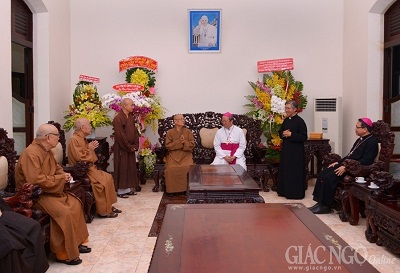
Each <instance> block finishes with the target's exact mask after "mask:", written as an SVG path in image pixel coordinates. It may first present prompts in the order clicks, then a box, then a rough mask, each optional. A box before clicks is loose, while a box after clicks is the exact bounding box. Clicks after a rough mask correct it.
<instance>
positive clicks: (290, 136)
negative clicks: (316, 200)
mask: <svg viewBox="0 0 400 273" xmlns="http://www.w3.org/2000/svg"><path fill="white" fill-rule="evenodd" d="M297 108H298V103H297V102H296V101H294V100H290V101H287V102H286V103H285V112H286V118H285V120H284V121H283V123H282V126H281V128H280V129H279V131H278V132H279V136H280V138H281V139H282V140H283V143H282V150H281V157H280V162H279V171H278V188H277V192H278V195H279V196H284V197H286V198H287V199H303V198H304V195H305V190H306V184H305V181H306V168H305V155H304V141H305V140H307V125H306V123H305V122H304V120H303V119H302V118H301V117H299V116H298V115H297Z"/></svg>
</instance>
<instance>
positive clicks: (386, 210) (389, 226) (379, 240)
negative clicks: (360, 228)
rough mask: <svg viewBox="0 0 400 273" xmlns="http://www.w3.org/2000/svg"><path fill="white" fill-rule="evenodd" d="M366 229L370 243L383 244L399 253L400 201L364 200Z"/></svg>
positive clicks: (370, 198) (366, 235)
mask: <svg viewBox="0 0 400 273" xmlns="http://www.w3.org/2000/svg"><path fill="white" fill-rule="evenodd" d="M366 214H367V229H366V230H365V237H366V239H367V240H368V242H370V243H375V242H376V244H377V245H384V246H386V247H387V248H388V249H389V250H390V251H392V252H393V253H396V254H400V202H399V200H398V199H395V200H383V199H374V198H373V197H372V196H370V197H368V199H367V201H366Z"/></svg>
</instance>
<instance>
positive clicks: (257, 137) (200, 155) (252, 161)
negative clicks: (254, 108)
mask: <svg viewBox="0 0 400 273" xmlns="http://www.w3.org/2000/svg"><path fill="white" fill-rule="evenodd" d="M183 117H184V118H185V127H187V128H188V129H190V130H191V131H192V133H193V137H194V140H195V147H194V149H193V161H194V162H195V164H210V163H211V162H212V161H213V160H214V158H215V151H214V148H206V147H204V146H203V145H202V143H201V142H202V140H201V137H200V130H201V129H203V128H204V129H214V128H221V126H222V125H221V119H222V114H221V113H215V112H212V111H209V112H204V113H195V114H183ZM233 124H234V125H236V126H238V127H239V128H242V129H246V141H247V145H246V150H245V153H244V154H245V157H246V163H247V165H248V166H250V165H257V164H263V163H265V153H266V148H265V147H259V144H260V142H261V134H262V131H261V123H260V121H259V120H255V119H252V118H250V117H248V116H246V115H235V114H234V115H233ZM172 128H174V117H173V116H171V117H167V118H164V119H160V120H159V121H158V135H159V139H158V141H159V143H160V147H158V148H157V149H156V154H157V164H158V165H160V166H163V164H164V161H163V159H164V157H165V156H166V155H167V153H168V150H167V149H166V148H165V137H166V135H167V131H168V130H170V129H172ZM160 166H156V168H157V176H155V177H156V180H155V182H156V185H155V186H154V188H153V191H158V189H159V180H161V183H162V182H164V176H163V171H162V168H160ZM257 167H260V166H259V165H257ZM254 168H256V166H252V169H253V171H250V174H251V175H252V177H253V178H254V179H255V180H256V181H258V182H259V183H264V190H265V191H268V186H267V185H266V182H267V180H268V177H269V175H270V172H269V170H265V171H262V170H260V169H257V170H254ZM266 168H267V167H266V164H265V166H264V169H266ZM261 180H262V181H261ZM260 181H261V182H260ZM161 188H164V185H163V184H161Z"/></svg>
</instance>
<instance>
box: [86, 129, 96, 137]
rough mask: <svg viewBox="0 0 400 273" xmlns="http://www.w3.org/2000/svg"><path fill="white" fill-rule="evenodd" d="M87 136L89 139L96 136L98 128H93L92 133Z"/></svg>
mask: <svg viewBox="0 0 400 273" xmlns="http://www.w3.org/2000/svg"><path fill="white" fill-rule="evenodd" d="M86 138H88V139H94V138H96V129H94V128H92V133H91V134H90V135H88V136H87V137H86Z"/></svg>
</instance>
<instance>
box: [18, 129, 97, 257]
mask: <svg viewBox="0 0 400 273" xmlns="http://www.w3.org/2000/svg"><path fill="white" fill-rule="evenodd" d="M59 137H60V135H59V133H58V130H57V128H56V127H55V126H53V125H51V124H43V125H41V126H40V127H39V129H38V131H37V132H36V138H35V139H34V140H33V142H32V143H31V144H30V145H29V146H28V147H27V148H26V149H25V150H24V151H23V152H22V154H21V156H20V158H19V160H18V164H17V166H16V168H15V182H16V186H17V189H19V188H20V187H22V185H23V184H24V183H31V184H33V185H38V186H40V187H41V188H42V190H43V194H42V195H41V196H40V198H39V199H38V200H37V201H36V202H35V204H34V207H37V208H38V209H40V210H41V211H44V212H45V213H47V214H49V215H50V250H51V251H52V252H53V253H54V254H55V255H56V258H57V261H58V262H60V263H65V264H68V265H77V264H80V263H82V260H81V259H80V258H79V253H88V252H90V251H91V249H90V248H89V247H87V246H84V245H82V243H84V242H87V240H88V236H89V232H88V230H87V226H86V222H85V217H84V215H83V208H82V203H81V201H80V200H79V199H78V198H77V197H76V196H75V195H74V194H72V193H69V192H67V191H64V186H65V184H66V183H68V182H69V181H70V180H71V174H69V173H65V172H64V171H63V169H62V168H61V166H60V165H58V164H57V161H56V159H55V158H54V155H53V153H52V152H51V149H52V148H54V147H55V146H56V145H57V143H58V139H59Z"/></svg>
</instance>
